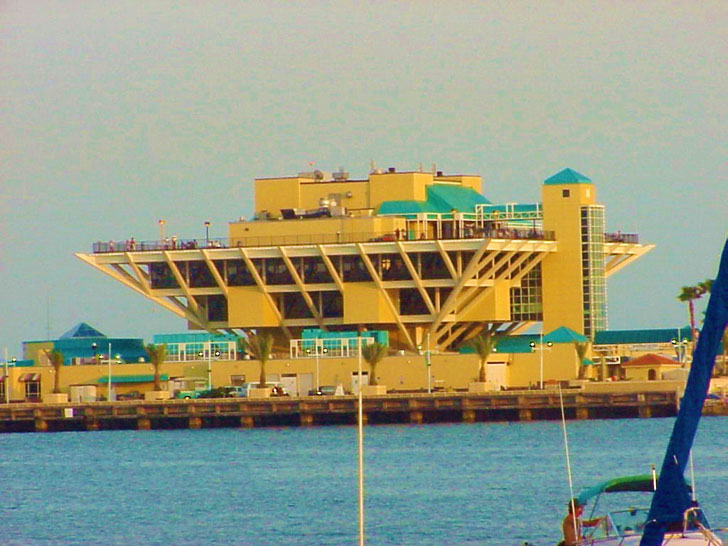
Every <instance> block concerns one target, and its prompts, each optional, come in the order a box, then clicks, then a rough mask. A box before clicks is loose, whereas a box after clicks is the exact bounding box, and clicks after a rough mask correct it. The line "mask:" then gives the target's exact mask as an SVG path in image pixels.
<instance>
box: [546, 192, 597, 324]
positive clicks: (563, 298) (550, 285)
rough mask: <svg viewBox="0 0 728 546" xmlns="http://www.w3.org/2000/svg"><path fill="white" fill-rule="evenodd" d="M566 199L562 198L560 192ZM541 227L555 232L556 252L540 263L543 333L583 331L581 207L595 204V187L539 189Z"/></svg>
mask: <svg viewBox="0 0 728 546" xmlns="http://www.w3.org/2000/svg"><path fill="white" fill-rule="evenodd" d="M564 190H568V191H569V194H570V195H569V196H568V197H564V196H563V193H562V192H563V191H564ZM542 199H543V215H544V218H543V227H544V230H547V231H554V232H555V233H556V241H557V244H558V252H554V253H551V254H549V255H548V256H546V258H544V260H543V262H542V265H541V267H542V278H543V308H544V331H547V332H548V331H550V330H555V329H556V328H558V327H560V326H566V327H568V328H571V329H572V330H574V331H576V332H580V333H581V332H583V331H584V321H583V288H582V272H581V271H582V266H581V207H582V206H584V205H591V204H594V200H595V195H594V185H593V184H590V183H581V184H558V185H548V184H544V185H543V186H542Z"/></svg>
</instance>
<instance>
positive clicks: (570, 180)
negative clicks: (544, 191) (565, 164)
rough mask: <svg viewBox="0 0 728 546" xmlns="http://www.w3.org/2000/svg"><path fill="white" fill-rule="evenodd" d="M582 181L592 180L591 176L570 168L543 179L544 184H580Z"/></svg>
mask: <svg viewBox="0 0 728 546" xmlns="http://www.w3.org/2000/svg"><path fill="white" fill-rule="evenodd" d="M582 182H591V178H588V177H586V176H584V175H583V174H581V173H578V172H576V171H575V170H573V169H569V168H566V169H564V170H563V171H560V172H557V173H556V174H555V175H553V176H552V177H550V178H547V179H546V180H544V181H543V183H544V184H580V183H582Z"/></svg>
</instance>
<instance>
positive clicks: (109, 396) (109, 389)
mask: <svg viewBox="0 0 728 546" xmlns="http://www.w3.org/2000/svg"><path fill="white" fill-rule="evenodd" d="M108 356H109V358H108V360H107V362H108V366H109V388H108V391H109V395H108V396H107V398H108V399H109V402H111V342H109V355H108Z"/></svg>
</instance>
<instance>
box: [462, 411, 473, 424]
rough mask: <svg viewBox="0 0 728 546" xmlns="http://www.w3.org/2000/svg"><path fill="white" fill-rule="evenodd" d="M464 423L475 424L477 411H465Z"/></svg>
mask: <svg viewBox="0 0 728 546" xmlns="http://www.w3.org/2000/svg"><path fill="white" fill-rule="evenodd" d="M463 422H464V423H475V410H471V409H466V410H463Z"/></svg>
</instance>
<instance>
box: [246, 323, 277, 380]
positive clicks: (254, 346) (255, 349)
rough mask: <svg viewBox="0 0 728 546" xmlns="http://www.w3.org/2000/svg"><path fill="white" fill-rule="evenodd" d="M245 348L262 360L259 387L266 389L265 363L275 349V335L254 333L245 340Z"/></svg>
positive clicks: (254, 356)
mask: <svg viewBox="0 0 728 546" xmlns="http://www.w3.org/2000/svg"><path fill="white" fill-rule="evenodd" d="M244 343H245V350H246V351H247V352H249V353H250V354H251V355H253V358H255V359H256V360H260V379H259V380H258V387H259V388H261V389H264V388H265V387H266V383H265V365H266V363H267V362H268V359H269V358H270V353H271V351H272V350H273V336H272V335H271V334H252V335H249V336H248V338H247V339H246V340H245V341H244Z"/></svg>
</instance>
